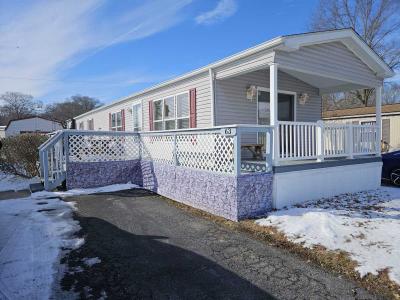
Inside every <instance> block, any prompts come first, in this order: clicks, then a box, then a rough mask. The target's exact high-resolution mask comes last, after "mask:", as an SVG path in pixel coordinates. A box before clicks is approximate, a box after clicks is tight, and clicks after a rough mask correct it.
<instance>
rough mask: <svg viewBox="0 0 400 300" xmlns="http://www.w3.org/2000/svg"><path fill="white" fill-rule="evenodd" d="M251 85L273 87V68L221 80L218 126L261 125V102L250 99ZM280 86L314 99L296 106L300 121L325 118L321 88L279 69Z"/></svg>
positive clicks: (219, 82) (219, 84)
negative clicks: (249, 87)
mask: <svg viewBox="0 0 400 300" xmlns="http://www.w3.org/2000/svg"><path fill="white" fill-rule="evenodd" d="M249 85H256V86H259V87H264V88H269V70H260V71H255V72H251V73H248V74H244V75H240V76H237V77H233V78H228V79H223V80H217V82H216V87H215V93H216V101H215V102H216V106H215V109H216V125H229V124H257V102H256V101H254V102H251V101H249V100H247V99H246V88H247V87H248V86H249ZM278 89H279V90H283V91H290V92H296V93H297V96H298V95H299V94H300V93H308V94H309V95H310V99H309V100H308V101H307V103H305V104H304V105H301V104H298V101H297V103H296V104H295V105H296V120H297V121H304V122H306V121H309V122H315V121H317V120H320V119H321V97H320V96H319V95H318V89H317V88H315V87H312V86H310V85H309V84H307V83H305V82H302V81H301V80H299V79H297V78H295V77H293V76H291V75H289V74H287V73H284V72H282V71H279V73H278Z"/></svg>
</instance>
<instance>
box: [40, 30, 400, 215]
mask: <svg viewBox="0 0 400 300" xmlns="http://www.w3.org/2000/svg"><path fill="white" fill-rule="evenodd" d="M393 75H394V72H393V71H392V70H391V69H390V68H389V67H388V66H387V65H386V64H385V62H384V61H383V60H382V59H381V58H380V57H379V56H378V55H377V54H376V53H375V52H374V51H373V50H372V49H371V48H369V47H368V45H367V44H366V43H365V42H364V41H363V40H362V39H361V38H360V36H358V35H357V34H356V33H355V32H354V31H353V30H351V29H343V30H332V31H325V32H314V33H305V34H296V35H287V36H281V37H277V38H274V39H272V40H270V41H267V42H265V43H262V44H260V45H257V46H254V47H252V48H250V49H247V50H245V51H242V52H240V53H237V54H234V55H232V56H229V57H227V58H224V59H222V60H220V61H217V62H215V63H212V64H210V65H208V66H205V67H202V68H199V69H197V70H194V71H192V72H189V73H187V74H184V75H182V76H179V77H177V78H174V79H171V80H168V81H166V82H164V83H161V84H158V85H156V86H153V87H151V88H148V89H145V90H143V91H140V92H138V93H135V94H133V95H130V96H127V97H125V98H123V99H120V100H118V101H115V102H113V103H110V104H108V105H104V106H102V107H100V108H97V109H94V110H92V111H89V112H87V113H84V114H82V115H80V116H77V117H75V118H74V120H75V122H76V128H77V129H78V130H69V131H65V132H63V133H60V134H59V135H57V136H55V137H54V138H53V139H52V140H51V141H49V142H48V144H46V145H44V146H43V147H42V148H41V153H42V154H41V157H42V160H43V164H45V162H46V160H45V158H46V157H49V154H48V153H51V151H53V150H54V148H52V147H53V145H56V144H57V145H59V146H62V147H67V149H64V151H61V152H58V153H64V154H65V153H67V154H68V157H65V158H61V157H60V160H59V161H60V162H63V161H67V162H68V163H67V167H66V169H67V170H66V171H65V169H64V167H63V166H62V164H61V163H60V164H59V165H58V166H59V168H58V169H57V168H56V167H54V166H57V164H55V165H53V169H50V170H47V169H46V167H44V169H45V171H46V172H47V173H46V174H55V175H54V176H53V177H50V179H49V178H47V179H46V181H45V185H46V188H47V189H50V188H52V187H54V186H56V185H57V184H59V183H60V182H61V181H62V180H64V179H66V183H67V187H68V188H73V187H89V186H95V185H105V184H110V183H117V182H126V181H129V180H130V181H132V182H135V183H137V184H140V185H142V186H143V187H145V188H149V189H151V190H153V191H156V192H158V193H159V194H162V195H164V196H167V197H170V198H172V199H175V200H177V201H181V202H184V203H187V204H190V205H192V206H195V207H199V208H201V209H204V210H207V211H210V212H213V213H216V214H218V215H222V216H225V217H228V218H230V219H240V218H243V217H248V216H254V215H256V214H262V213H265V212H266V211H267V210H268V209H271V207H275V208H280V207H283V206H285V205H291V204H294V203H298V202H302V201H305V200H311V199H316V198H319V197H328V196H333V195H337V194H340V193H347V192H354V191H361V190H366V189H373V188H377V187H378V186H379V185H380V173H381V166H382V162H381V158H380V146H379V145H380V140H381V137H380V135H381V134H380V133H381V130H380V126H381V122H380V120H381V112H380V109H381V97H382V85H383V80H384V79H385V78H389V77H391V76H393ZM362 88H374V89H375V91H376V108H377V111H376V120H377V122H376V125H354V127H353V128H350V126H348V125H346V124H336V125H335V124H325V126H322V125H321V124H322V121H320V120H321V119H322V101H321V95H322V94H324V93H333V92H343V91H348V90H354V89H362ZM234 124H246V125H234ZM82 129H84V130H83V131H82ZM87 129H94V130H93V131H87ZM105 131H107V132H105ZM111 131H112V132H111ZM62 141H64V144H62ZM52 149H53V150H52ZM357 173H358V174H363V176H354V174H357Z"/></svg>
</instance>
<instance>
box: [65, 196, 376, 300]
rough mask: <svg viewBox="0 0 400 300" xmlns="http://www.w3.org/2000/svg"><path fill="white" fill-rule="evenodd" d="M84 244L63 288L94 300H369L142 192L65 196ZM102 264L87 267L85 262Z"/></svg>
mask: <svg viewBox="0 0 400 300" xmlns="http://www.w3.org/2000/svg"><path fill="white" fill-rule="evenodd" d="M66 201H75V202H77V205H76V207H77V212H76V218H77V219H78V220H79V222H80V224H81V227H82V231H81V233H80V234H81V235H82V236H84V237H85V244H84V245H83V246H82V247H81V248H79V249H77V250H74V251H72V252H70V254H69V255H68V256H67V257H66V258H65V263H66V264H67V265H68V268H69V273H67V275H66V276H65V277H64V278H63V280H62V285H63V288H64V289H66V290H74V291H75V292H78V293H79V295H80V297H81V298H90V297H93V298H94V299H98V298H100V297H102V296H103V297H104V296H107V298H108V299H135V298H137V299H273V298H276V299H375V297H374V296H372V295H370V294H368V293H367V292H366V291H365V290H363V289H362V288H359V287H357V285H356V284H355V283H353V282H350V281H347V280H345V279H343V278H339V277H338V276H335V275H333V274H330V273H327V272H326V271H324V270H322V269H320V268H317V267H315V266H314V265H312V264H310V263H307V262H305V261H303V260H301V259H299V258H297V257H296V256H294V255H292V254H290V253H288V252H286V251H284V250H281V249H276V248H274V247H271V246H268V245H266V244H265V243H263V242H260V241H258V240H255V239H253V238H252V237H250V236H249V235H247V234H246V233H242V232H237V231H234V230H230V229H228V228H225V227H223V226H220V225H218V224H215V223H214V222H212V221H209V220H205V219H202V218H201V217H197V216H194V215H192V214H190V213H189V212H186V211H183V210H181V209H179V208H177V207H175V206H174V205H171V204H169V203H168V202H166V201H165V200H163V198H162V197H160V196H158V195H155V194H152V193H150V192H147V191H145V190H130V191H121V192H115V193H110V194H96V195H86V196H77V197H70V198H67V199H66ZM94 257H97V258H99V259H100V261H101V262H100V263H96V264H93V265H91V264H88V263H86V264H85V263H84V262H83V261H84V260H85V258H94Z"/></svg>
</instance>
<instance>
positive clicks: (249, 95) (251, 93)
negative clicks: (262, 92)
mask: <svg viewBox="0 0 400 300" xmlns="http://www.w3.org/2000/svg"><path fill="white" fill-rule="evenodd" d="M246 99H247V100H249V101H252V102H254V101H256V100H257V87H256V86H255V85H249V86H248V87H247V89H246Z"/></svg>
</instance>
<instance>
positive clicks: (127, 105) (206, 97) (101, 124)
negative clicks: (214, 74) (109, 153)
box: [75, 72, 212, 131]
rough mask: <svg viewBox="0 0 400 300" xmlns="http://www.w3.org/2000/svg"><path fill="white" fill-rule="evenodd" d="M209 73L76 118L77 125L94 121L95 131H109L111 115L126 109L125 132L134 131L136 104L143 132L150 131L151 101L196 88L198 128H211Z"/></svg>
mask: <svg viewBox="0 0 400 300" xmlns="http://www.w3.org/2000/svg"><path fill="white" fill-rule="evenodd" d="M209 78H210V77H209V74H208V72H205V73H203V74H201V75H197V76H194V77H191V78H188V79H186V80H182V81H179V82H177V83H174V84H171V85H168V86H165V87H162V88H159V89H156V90H153V91H151V92H148V93H146V94H143V95H140V96H137V97H133V98H131V99H129V100H126V101H122V102H120V103H116V104H115V105H112V106H109V107H107V108H104V109H100V110H98V111H95V112H93V113H91V114H87V115H85V116H83V117H79V118H76V119H75V120H76V124H77V126H78V124H79V123H80V122H84V126H85V128H84V129H88V128H87V120H89V119H92V118H93V119H94V128H95V130H109V113H113V112H117V111H120V110H121V109H125V130H126V131H132V130H133V119H132V112H131V108H132V105H133V104H134V103H137V102H141V103H142V122H143V130H145V131H147V130H150V125H149V101H154V100H158V99H161V98H164V97H167V96H171V95H176V94H180V93H184V92H189V90H190V89H192V88H196V120H197V127H199V128H202V127H203V128H204V127H210V126H211V125H212V124H211V94H210V80H209Z"/></svg>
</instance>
